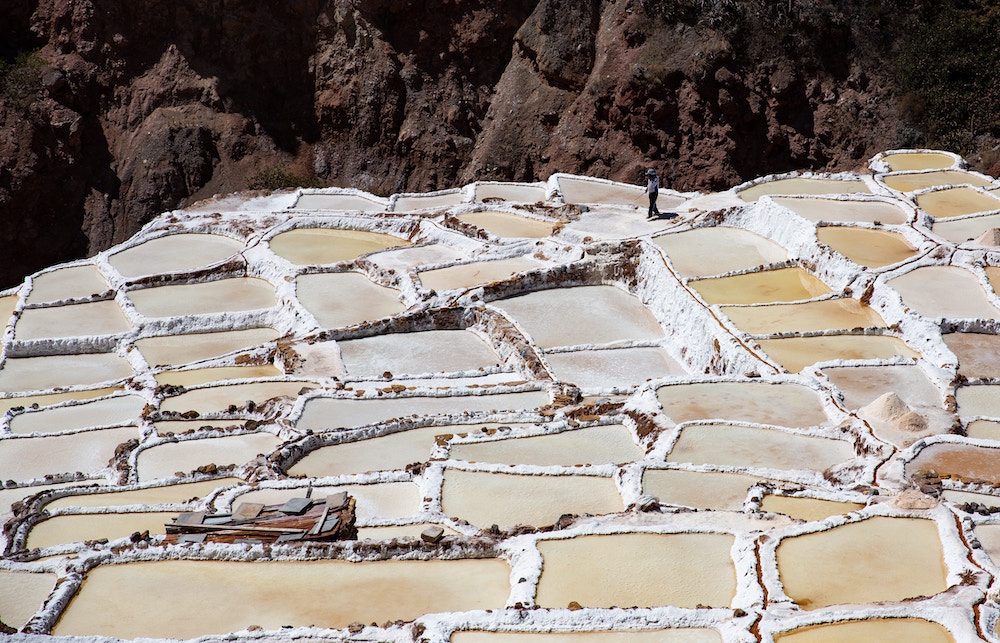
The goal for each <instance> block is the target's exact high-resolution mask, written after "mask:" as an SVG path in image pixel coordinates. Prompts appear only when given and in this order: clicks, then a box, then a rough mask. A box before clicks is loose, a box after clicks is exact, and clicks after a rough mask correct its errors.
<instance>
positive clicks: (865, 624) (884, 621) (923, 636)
mask: <svg viewBox="0 0 1000 643" xmlns="http://www.w3.org/2000/svg"><path fill="white" fill-rule="evenodd" d="M774 640H775V643H840V642H841V641H882V642H884V643H893V642H898V643H914V642H916V641H919V642H920V643H952V642H953V641H954V640H955V637H953V636H952V635H951V634H950V633H949V632H948V630H947V629H945V628H944V627H943V626H941V625H939V624H937V623H932V622H930V621H922V620H920V619H915V618H873V619H866V620H864V621H844V622H838V623H825V624H823V625H813V626H811V627H803V628H799V629H797V630H792V631H791V632H785V633H782V634H777V635H775V637H774Z"/></svg>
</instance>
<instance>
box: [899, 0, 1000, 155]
mask: <svg viewBox="0 0 1000 643" xmlns="http://www.w3.org/2000/svg"><path fill="white" fill-rule="evenodd" d="M998 68H1000V7H998V6H997V5H996V3H994V2H992V1H990V0H946V1H945V2H942V3H933V6H930V5H929V4H928V6H927V7H926V8H925V10H924V11H923V12H921V13H920V14H918V15H917V17H916V18H915V19H914V20H913V21H912V23H911V26H910V29H909V31H908V35H907V36H906V38H905V40H904V42H903V51H902V56H901V57H900V75H901V81H902V83H903V85H904V87H905V89H906V90H907V91H909V92H910V93H911V94H912V95H913V96H914V97H915V98H916V99H917V100H916V101H915V102H914V106H915V107H916V109H915V110H914V111H915V112H916V114H915V116H916V117H917V118H918V119H919V120H920V121H921V124H922V125H923V128H924V129H925V130H926V132H927V134H928V142H929V143H930V144H931V145H932V146H934V147H944V148H947V149H952V150H955V151H957V152H966V151H968V150H969V148H970V146H971V145H972V144H973V140H974V139H975V138H976V137H977V136H979V135H981V134H991V135H993V136H1000V77H998V76H997V74H996V70H997V69H998Z"/></svg>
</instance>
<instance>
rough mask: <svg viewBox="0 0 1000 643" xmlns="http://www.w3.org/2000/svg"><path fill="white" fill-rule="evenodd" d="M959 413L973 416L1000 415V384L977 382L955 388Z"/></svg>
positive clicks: (961, 415) (962, 415)
mask: <svg viewBox="0 0 1000 643" xmlns="http://www.w3.org/2000/svg"><path fill="white" fill-rule="evenodd" d="M955 401H956V402H958V415H959V417H961V418H971V417H975V416H977V415H982V416H987V417H1000V385H997V384H976V385H972V386H959V387H958V388H957V389H955Z"/></svg>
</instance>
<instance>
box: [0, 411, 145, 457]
mask: <svg viewBox="0 0 1000 643" xmlns="http://www.w3.org/2000/svg"><path fill="white" fill-rule="evenodd" d="M145 406H146V400H145V398H143V397H141V396H139V395H116V396H115V397H109V398H105V399H103V400H95V401H93V402H82V403H80V404H74V405H72V406H60V407H58V408H54V409H42V410H39V411H28V412H25V413H21V414H19V415H15V416H14V417H13V418H11V420H10V431H11V433H19V434H28V433H57V432H59V431H70V430H74V429H85V428H88V427H92V426H111V425H115V424H125V423H126V422H132V423H134V422H137V421H138V419H139V415H140V414H141V413H142V410H143V408H145ZM0 475H2V474H0Z"/></svg>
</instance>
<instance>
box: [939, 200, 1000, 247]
mask: <svg viewBox="0 0 1000 643" xmlns="http://www.w3.org/2000/svg"><path fill="white" fill-rule="evenodd" d="M995 194H998V195H1000V192H997V193H995ZM931 228H932V229H933V230H934V234H936V235H938V236H940V237H943V238H944V239H946V240H948V241H951V242H952V243H963V242H967V241H974V240H976V239H979V237H980V236H982V235H984V234H987V233H991V231H992V230H994V229H996V228H1000V214H988V215H985V216H978V217H969V218H968V219H951V220H949V219H945V220H943V221H935V222H934V224H933V225H932V226H931ZM989 236H990V235H987V238H989ZM977 243H978V244H979V245H992V242H990V243H986V244H983V243H982V242H977Z"/></svg>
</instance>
